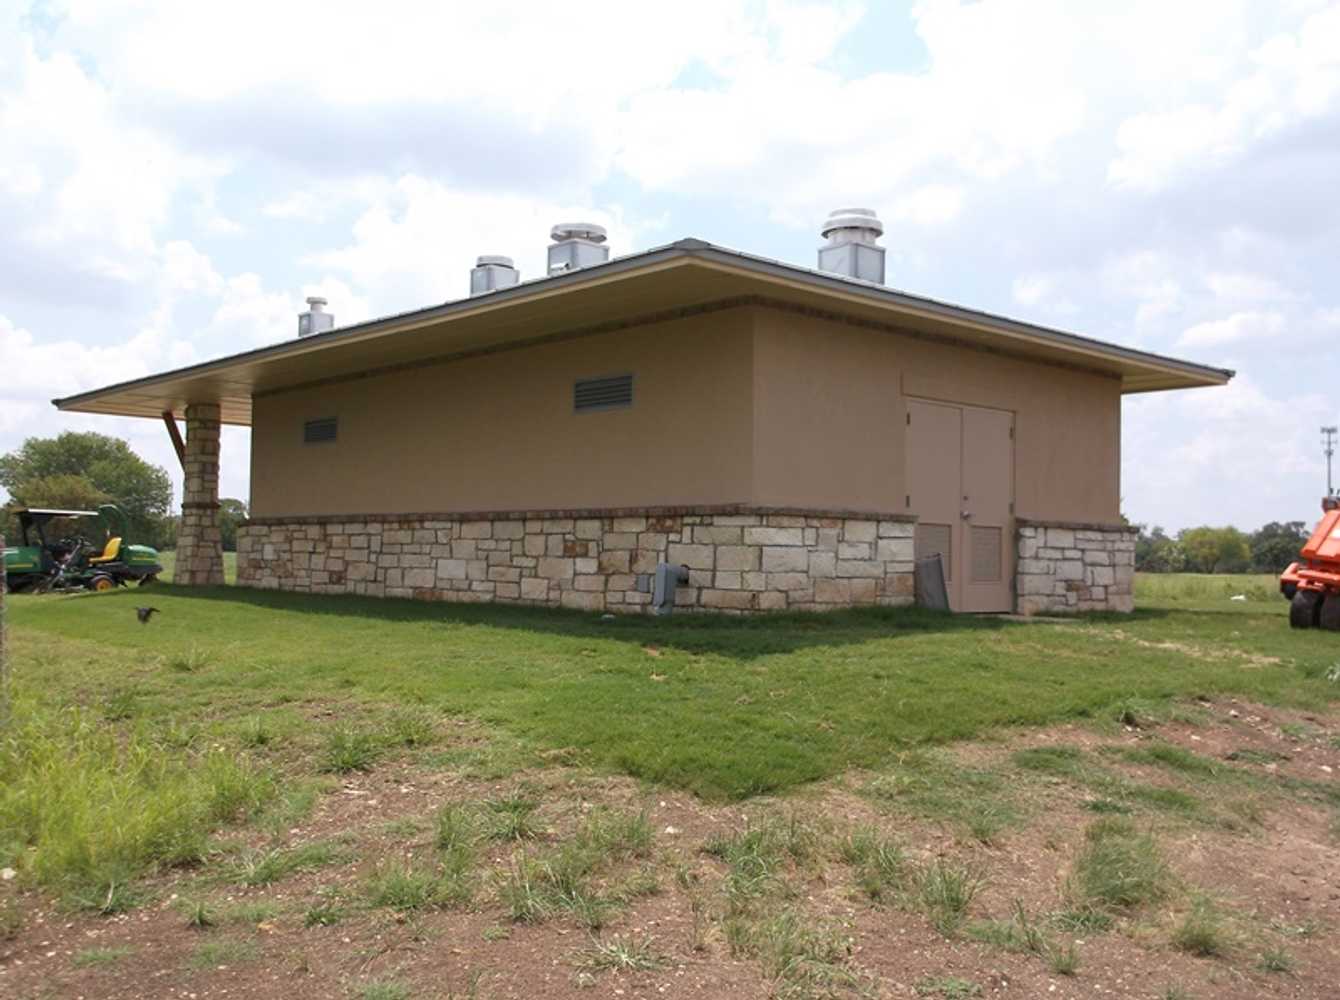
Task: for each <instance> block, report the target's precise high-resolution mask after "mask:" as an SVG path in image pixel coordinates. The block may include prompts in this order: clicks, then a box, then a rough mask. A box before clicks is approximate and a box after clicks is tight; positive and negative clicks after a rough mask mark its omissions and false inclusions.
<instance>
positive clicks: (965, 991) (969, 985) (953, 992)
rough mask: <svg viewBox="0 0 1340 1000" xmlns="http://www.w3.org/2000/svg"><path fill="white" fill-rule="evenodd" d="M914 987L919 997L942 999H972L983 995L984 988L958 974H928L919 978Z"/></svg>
mask: <svg viewBox="0 0 1340 1000" xmlns="http://www.w3.org/2000/svg"><path fill="white" fill-rule="evenodd" d="M913 989H915V990H916V991H917V996H919V997H941V998H942V1000H971V998H972V997H979V996H981V995H982V988H981V987H980V986H978V985H977V984H976V983H974V982H973V981H972V980H971V979H960V978H958V977H957V976H927V977H926V978H925V979H919V980H917V983H916V985H915V986H913Z"/></svg>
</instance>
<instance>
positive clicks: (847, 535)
mask: <svg viewBox="0 0 1340 1000" xmlns="http://www.w3.org/2000/svg"><path fill="white" fill-rule="evenodd" d="M878 527H879V526H878V524H877V523H876V522H874V521H856V520H849V521H847V522H846V523H845V524H844V525H843V526H842V539H843V541H847V542H873V541H874V540H875V538H876V533H877V531H878Z"/></svg>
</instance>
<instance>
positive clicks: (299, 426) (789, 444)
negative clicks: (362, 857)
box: [56, 209, 1232, 613]
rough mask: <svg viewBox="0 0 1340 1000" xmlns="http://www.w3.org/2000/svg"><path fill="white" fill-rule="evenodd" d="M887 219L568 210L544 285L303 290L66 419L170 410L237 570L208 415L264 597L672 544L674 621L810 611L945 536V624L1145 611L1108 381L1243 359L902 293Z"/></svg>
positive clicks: (191, 484) (626, 577) (586, 590)
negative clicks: (1002, 614) (1108, 338)
mask: <svg viewBox="0 0 1340 1000" xmlns="http://www.w3.org/2000/svg"><path fill="white" fill-rule="evenodd" d="M881 233H882V228H881V226H880V223H879V221H878V220H877V219H876V218H875V216H874V214H873V213H871V212H868V211H866V210H861V209H856V210H843V211H841V212H835V213H834V214H833V216H831V217H830V219H829V221H828V223H827V224H826V226H825V227H824V230H823V235H824V237H825V238H826V240H827V242H826V243H825V244H824V245H823V246H822V247H821V248H820V250H819V268H818V269H817V270H809V269H806V268H801V267H795V266H792V265H789V264H783V263H779V262H776V261H772V260H766V259H763V258H760V257H755V256H751V255H749V254H744V253H739V252H736V251H732V250H728V249H725V248H722V247H718V246H713V245H711V244H708V243H705V242H702V241H701V240H694V239H685V240H680V241H678V242H676V243H672V244H670V245H668V246H663V247H659V248H657V249H653V250H648V251H645V252H641V253H636V254H632V255H629V256H625V257H620V258H615V259H612V260H611V259H608V248H607V247H606V245H605V242H604V239H605V234H604V231H603V230H601V229H600V227H598V226H586V225H571V226H559V227H556V228H555V229H554V231H553V233H552V239H553V244H552V245H551V247H550V250H549V262H550V273H549V274H548V275H547V276H545V277H542V278H538V279H535V280H530V281H525V282H522V281H520V280H519V275H518V273H517V271H516V269H515V268H513V267H512V266H511V261H510V260H508V259H507V258H505V257H481V258H480V259H479V265H478V266H477V267H476V268H475V269H474V271H473V272H472V273H471V280H470V288H471V294H470V295H469V296H468V297H466V298H462V299H458V300H455V301H450V302H447V303H445V304H443V305H437V306H432V307H430V308H426V309H421V310H416V311H414V312H408V313H403V314H400V315H396V316H389V317H386V318H383V319H377V320H373V321H371V322H367V323H361V324H358V325H354V326H348V327H344V328H336V327H334V325H333V319H332V317H331V316H330V314H328V313H326V312H324V310H323V306H324V302H323V301H322V300H319V299H318V300H309V303H310V304H311V307H310V309H309V311H308V312H307V313H305V314H303V316H302V317H300V336H299V337H297V338H294V339H291V340H288V341H285V342H283V343H278V344H275V345H273V346H269V347H264V348H261V349H258V350H253V351H248V352H245V353H242V354H237V355H234V356H231V357H226V358H221V359H219V360H217V361H210V362H207V363H204V364H199V365H194V366H192V367H189V368H184V369H180V370H177V371H170V372H165V373H163V374H159V375H153V376H150V377H147V378H142V379H137V380H135V381H133V382H127V383H124V384H120V385H114V386H110V387H107V388H105V389H98V390H96V391H93V392H87V393H83V394H80V395H78V396H72V397H70V398H67V399H62V400H57V401H56V405H57V406H59V407H60V408H61V409H63V410H72V411H81V412H90V413H112V414H124V415H132V416H144V417H152V418H159V417H163V418H165V419H166V421H167V424H168V427H169V430H170V432H171V433H172V434H173V435H174V438H175V439H176V440H177V441H178V444H179V450H180V452H181V455H182V458H183V463H184V466H185V470H186V489H185V500H184V503H183V505H182V506H183V524H182V531H181V540H180V543H179V545H180V548H179V556H178V567H179V570H178V573H179V576H178V579H179V581H180V582H183V583H206V584H208V583H218V582H221V579H222V576H221V573H222V570H221V558H220V555H219V546H218V533H217V528H216V526H215V517H214V512H215V507H216V504H217V499H218V497H217V478H218V427H219V423H220V421H222V422H223V423H231V424H240V425H245V426H250V427H251V444H252V448H251V456H252V458H251V461H252V469H251V514H252V517H251V520H250V522H249V523H248V524H247V525H246V526H244V527H243V529H242V530H241V532H240V534H239V542H238V549H239V557H238V582H239V583H242V584H246V585H250V586H257V587H268V588H280V589H284V590H297V591H311V592H318V593H357V594H370V595H377V596H388V597H417V598H423V599H432V600H447V601H509V602H518V603H524V604H536V605H560V606H564V607H573V608H583V609H588V610H600V611H604V610H610V611H635V610H639V609H645V607H646V606H647V604H648V603H649V601H650V600H651V595H650V594H648V593H647V592H646V591H645V589H644V585H645V580H644V579H640V577H641V576H642V575H644V574H647V573H650V572H652V571H653V570H654V569H655V567H656V565H657V564H658V563H660V562H669V563H671V564H676V565H684V566H687V567H688V569H689V580H688V583H687V585H685V586H683V587H681V588H680V589H679V591H678V592H677V605H678V606H680V607H685V606H687V607H690V608H694V609H721V610H731V611H768V610H781V609H823V608H833V607H841V606H847V605H860V604H902V603H908V602H910V601H911V600H912V598H913V560H914V556H915V555H918V554H922V555H925V554H928V553H937V552H938V553H940V554H941V556H942V559H943V562H944V567H945V573H946V576H947V578H948V589H949V594H950V599H951V603H952V606H953V607H954V608H955V609H957V610H962V611H982V612H996V611H1010V610H1017V611H1020V612H1023V613H1036V612H1042V611H1052V610H1068V609H1078V610H1085V609H1116V610H1129V609H1130V607H1131V577H1132V570H1133V560H1134V555H1133V553H1134V544H1133V537H1132V534H1131V532H1130V530H1129V529H1128V528H1126V527H1124V526H1123V524H1122V522H1121V519H1120V512H1119V509H1118V505H1119V497H1120V482H1119V479H1120V451H1121V400H1122V396H1123V395H1124V394H1126V393H1133V392H1152V391H1163V390H1170V389H1182V388H1189V387H1193V386H1213V385H1222V384H1224V383H1225V382H1227V381H1228V380H1229V378H1231V377H1232V373H1231V372H1228V371H1223V370H1220V369H1216V368H1210V367H1206V366H1203V365H1198V364H1192V363H1189V362H1186V361H1179V360H1175V359H1172V358H1167V357H1161V356H1158V355H1154V354H1149V353H1146V352H1143V351H1138V350H1132V349H1129V348H1125V347H1120V346H1117V345H1114V344H1109V343H1103V342H1100V341H1097V340H1092V339H1089V338H1086V337H1081V336H1077V335H1075V334H1071V333H1064V332H1061V331H1057V330H1051V329H1044V328H1041V327H1038V326H1034V325H1030V324H1027V323H1020V322H1016V321H1013V320H1009V319H1006V318H1003V317H1000V316H994V315H988V314H986V313H982V312H978V311H974V310H971V309H965V308H961V307H958V306H953V305H948V304H945V303H941V302H936V301H932V300H929V299H925V298H919V297H917V296H914V295H908V294H906V293H903V292H899V291H895V290H894V289H892V288H889V287H886V286H885V285H884V283H883V281H884V251H883V248H882V247H880V246H879V245H878V238H879V236H880V235H881ZM179 416H184V417H185V420H186V424H187V435H186V440H185V442H184V445H182V443H181V441H180V438H176V435H177V423H176V418H177V417H179Z"/></svg>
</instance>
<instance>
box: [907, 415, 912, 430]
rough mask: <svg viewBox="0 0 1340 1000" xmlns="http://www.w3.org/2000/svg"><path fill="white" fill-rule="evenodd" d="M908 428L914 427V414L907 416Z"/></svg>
mask: <svg viewBox="0 0 1340 1000" xmlns="http://www.w3.org/2000/svg"><path fill="white" fill-rule="evenodd" d="M907 426H908V427H911V426H912V414H910V413H909V414H908V415H907Z"/></svg>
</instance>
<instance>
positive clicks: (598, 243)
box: [549, 222, 610, 274]
mask: <svg viewBox="0 0 1340 1000" xmlns="http://www.w3.org/2000/svg"><path fill="white" fill-rule="evenodd" d="M549 238H550V239H552V240H553V241H554V242H553V243H551V244H550V245H549V273H550V274H562V273H563V272H565V271H576V270H578V269H580V268H583V267H590V266H591V265H593V264H603V263H605V261H607V260H609V259H610V248H609V247H607V246H605V227H604V226H598V225H596V224H595V223H594V222H560V223H559V224H558V225H556V226H554V227H553V229H551V230H550V231H549Z"/></svg>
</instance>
